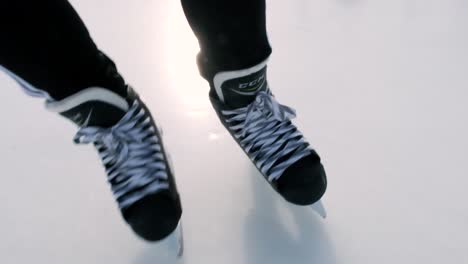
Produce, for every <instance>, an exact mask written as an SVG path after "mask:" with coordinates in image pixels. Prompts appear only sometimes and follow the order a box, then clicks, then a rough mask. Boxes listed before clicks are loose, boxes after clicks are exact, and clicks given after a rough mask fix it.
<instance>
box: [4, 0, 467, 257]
mask: <svg viewBox="0 0 468 264" xmlns="http://www.w3.org/2000/svg"><path fill="white" fill-rule="evenodd" d="M72 2H73V4H74V5H75V7H76V9H77V10H78V11H79V13H80V14H81V16H82V17H83V19H84V20H85V22H86V24H87V25H88V26H89V28H90V31H91V33H92V35H93V37H94V38H95V41H96V42H97V44H98V45H99V47H100V48H101V49H103V50H104V51H105V52H107V53H108V54H109V55H110V56H111V57H112V58H113V59H115V61H116V62H117V64H118V66H119V68H120V71H121V72H122V73H123V75H124V76H125V78H126V79H127V81H128V82H129V83H131V84H132V85H133V86H134V87H135V88H136V89H137V90H138V91H139V92H140V94H141V95H142V96H143V98H144V99H145V100H146V102H147V103H148V106H149V107H150V109H152V110H153V114H154V116H155V117H156V118H157V119H158V120H160V124H161V125H162V126H163V128H164V131H165V141H166V144H167V145H168V148H170V150H171V154H172V156H173V159H174V163H175V171H176V177H177V181H178V186H179V190H180V192H181V195H182V200H183V205H184V215H183V219H184V231H185V242H186V251H185V256H184V258H183V259H182V260H180V262H179V263H185V264H221V263H222V264H244V263H245V264H284V263H286V264H306V263H307V264H309V263H313V264H377V263H378V264H387V263H388V264H395V263H410V264H416V263H424V264H441V263H450V264H463V263H468V253H467V252H468V226H467V225H468V205H467V201H468V192H467V188H468V138H467V137H468V89H467V88H468V71H467V69H468V30H467V25H468V2H467V1H465V0H393V1H366V0H319V1H313V0H293V1H284V0H271V1H268V4H269V5H268V21H269V24H268V27H269V31H270V37H271V43H272V45H273V48H274V54H273V56H272V58H271V61H270V68H269V79H270V83H271V86H272V89H273V90H274V91H275V93H276V95H277V98H279V100H280V101H281V102H282V103H284V104H287V105H290V106H293V107H294V108H296V110H297V111H298V119H297V120H296V122H297V124H298V126H299V127H300V128H302V130H303V132H304V134H305V135H306V136H307V138H308V139H309V141H311V143H312V144H313V146H314V147H315V148H316V149H317V150H318V151H319V153H320V154H321V155H322V157H323V160H324V164H325V166H326V168H327V172H328V177H329V189H328V192H327V194H326V195H325V197H324V204H325V205H326V207H327V209H328V218H327V219H326V220H322V219H320V218H319V217H318V216H317V215H315V214H314V213H313V212H312V211H311V210H308V209H306V208H299V207H295V206H292V205H289V204H287V203H286V202H284V201H283V200H282V199H281V198H280V197H279V196H278V195H276V194H275V193H274V191H272V190H271V189H270V187H269V186H268V185H267V184H266V183H265V182H264V180H263V179H262V178H261V176H260V175H259V173H258V172H256V170H255V169H254V167H253V166H252V165H251V163H250V161H249V160H248V158H247V157H246V156H245V155H244V154H243V152H242V151H241V150H240V148H239V147H238V146H237V145H236V144H235V143H234V141H233V140H232V139H231V138H230V136H229V135H228V133H227V132H226V131H225V130H224V128H223V127H222V126H221V125H220V123H219V121H218V120H217V117H216V116H215V114H214V112H213V111H212V109H211V106H210V104H209V101H208V97H207V92H208V86H207V83H206V82H205V81H204V80H203V79H202V78H201V77H199V75H198V71H197V69H196V67H195V59H194V57H195V54H196V53H197V50H198V47H197V42H196V39H195V37H194V36H193V35H192V33H191V31H190V29H189V27H188V24H187V23H186V21H185V18H184V16H183V12H182V9H181V7H180V3H179V1H175V0H136V1H128V0H100V1H94V0H80V1H78V0H74V1H72ZM0 86H1V91H2V100H1V101H2V103H1V104H0V120H1V124H2V125H1V132H0V136H1V148H0V160H1V161H0V162H1V170H0V171H1V172H0V174H1V178H0V179H1V181H0V182H1V184H0V263H2V264H23V263H28V264H29V263H47V264H63V263H67V264H68V263H70V264H75V263H76V264H107V263H112V264H154V263H163V264H170V263H176V262H175V261H174V260H173V259H172V258H171V257H170V256H167V255H168V254H169V253H168V251H167V250H166V245H164V244H162V245H158V244H147V243H144V242H142V241H140V240H139V239H137V238H136V237H135V236H134V235H133V234H132V232H131V231H130V229H129V228H127V226H126V224H125V223H124V222H123V220H122V219H121V217H120V215H119V212H118V210H117V208H116V205H115V203H114V201H113V198H112V196H111V194H110V191H109V189H108V186H107V183H106V179H105V175H104V170H103V168H102V167H101V165H100V161H99V160H98V158H97V154H96V153H95V151H94V149H93V148H92V147H91V146H87V147H86V146H85V147H77V146H74V145H73V144H72V137H73V135H74V132H75V131H76V128H75V127H74V126H73V125H72V124H71V123H69V122H68V121H66V120H65V119H62V118H59V117H58V116H56V115H54V114H52V113H49V112H46V111H45V110H44V107H43V105H42V102H41V100H38V99H33V98H29V97H27V96H25V95H24V94H23V93H22V91H21V90H20V88H19V86H18V85H16V83H14V82H13V81H12V80H10V79H9V78H7V76H6V75H4V74H1V75H0Z"/></svg>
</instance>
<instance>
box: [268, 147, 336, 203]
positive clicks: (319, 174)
mask: <svg viewBox="0 0 468 264" xmlns="http://www.w3.org/2000/svg"><path fill="white" fill-rule="evenodd" d="M276 186H277V190H278V192H279V193H280V194H281V195H282V196H283V198H284V199H286V200H287V201H288V202H291V203H293V204H296V205H304V206H305V205H311V204H314V203H315V202H317V201H319V200H320V198H322V196H323V195H324V193H325V191H326V189H327V178H326V174H325V169H324V168H323V165H322V164H321V163H320V158H319V157H318V155H316V154H315V153H314V154H311V155H309V156H306V157H304V158H303V159H301V160H299V161H298V162H296V163H295V164H293V165H291V166H290V167H289V168H288V169H287V170H286V171H285V172H284V173H283V175H282V176H281V177H280V178H279V179H278V180H277V181H276Z"/></svg>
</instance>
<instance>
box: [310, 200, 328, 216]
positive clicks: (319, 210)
mask: <svg viewBox="0 0 468 264" xmlns="http://www.w3.org/2000/svg"><path fill="white" fill-rule="evenodd" d="M310 207H311V208H312V210H314V211H315V212H316V213H317V214H318V215H320V216H321V217H322V218H323V219H325V218H327V211H326V210H325V207H324V206H323V203H322V200H319V201H318V202H316V203H314V204H313V205H311V206H310Z"/></svg>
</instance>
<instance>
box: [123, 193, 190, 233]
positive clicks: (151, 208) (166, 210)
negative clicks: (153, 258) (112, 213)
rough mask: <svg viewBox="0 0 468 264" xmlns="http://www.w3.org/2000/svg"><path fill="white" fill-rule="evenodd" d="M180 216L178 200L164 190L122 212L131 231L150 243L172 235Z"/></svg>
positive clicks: (180, 209)
mask: <svg viewBox="0 0 468 264" xmlns="http://www.w3.org/2000/svg"><path fill="white" fill-rule="evenodd" d="M181 215H182V208H181V205H180V200H179V198H177V199H174V198H173V196H172V195H170V193H169V191H166V190H165V191H161V192H158V193H156V194H153V195H148V196H146V197H144V198H143V199H141V200H140V201H138V202H136V203H135V204H133V205H132V206H130V207H129V208H127V209H125V210H124V211H123V216H124V218H125V220H126V221H127V223H128V224H129V225H130V226H131V227H132V229H133V231H134V232H135V233H136V234H137V235H138V236H140V237H141V238H143V239H144V240H147V241H151V242H155V241H159V240H162V239H164V238H166V237H167V236H169V235H170V234H172V233H173V232H174V230H175V229H176V228H177V225H178V224H179V221H180V217H181Z"/></svg>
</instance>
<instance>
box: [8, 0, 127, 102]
mask: <svg viewBox="0 0 468 264" xmlns="http://www.w3.org/2000/svg"><path fill="white" fill-rule="evenodd" d="M0 65H2V66H4V67H5V68H7V69H8V70H9V71H11V72H13V73H14V74H16V75H18V76H19V77H21V78H22V79H24V80H26V81H27V82H28V83H30V84H31V85H33V86H35V87H36V88H38V89H41V90H44V91H46V92H47V93H49V95H50V96H51V97H52V98H54V99H57V100H59V99H62V98H65V97H67V96H69V95H71V94H74V93H76V92H77V91H80V90H82V89H85V88H88V87H91V86H101V87H106V88H108V89H112V90H115V91H116V92H118V93H121V94H124V93H125V85H124V81H123V79H122V78H121V77H120V76H119V74H118V73H117V70H116V68H115V65H114V63H113V62H112V61H111V60H110V59H109V58H108V57H107V56H105V55H104V54H103V53H101V52H100V51H99V50H98V48H97V47H96V45H95V44H94V42H93V40H92V39H91V37H90V34H89V32H88V30H87V29H86V26H85V25H84V23H83V22H82V20H81V19H80V17H79V16H78V14H77V13H76V11H75V10H74V9H73V7H72V6H71V5H70V3H69V2H68V1H66V0H40V1H38V0H2V1H0Z"/></svg>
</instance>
